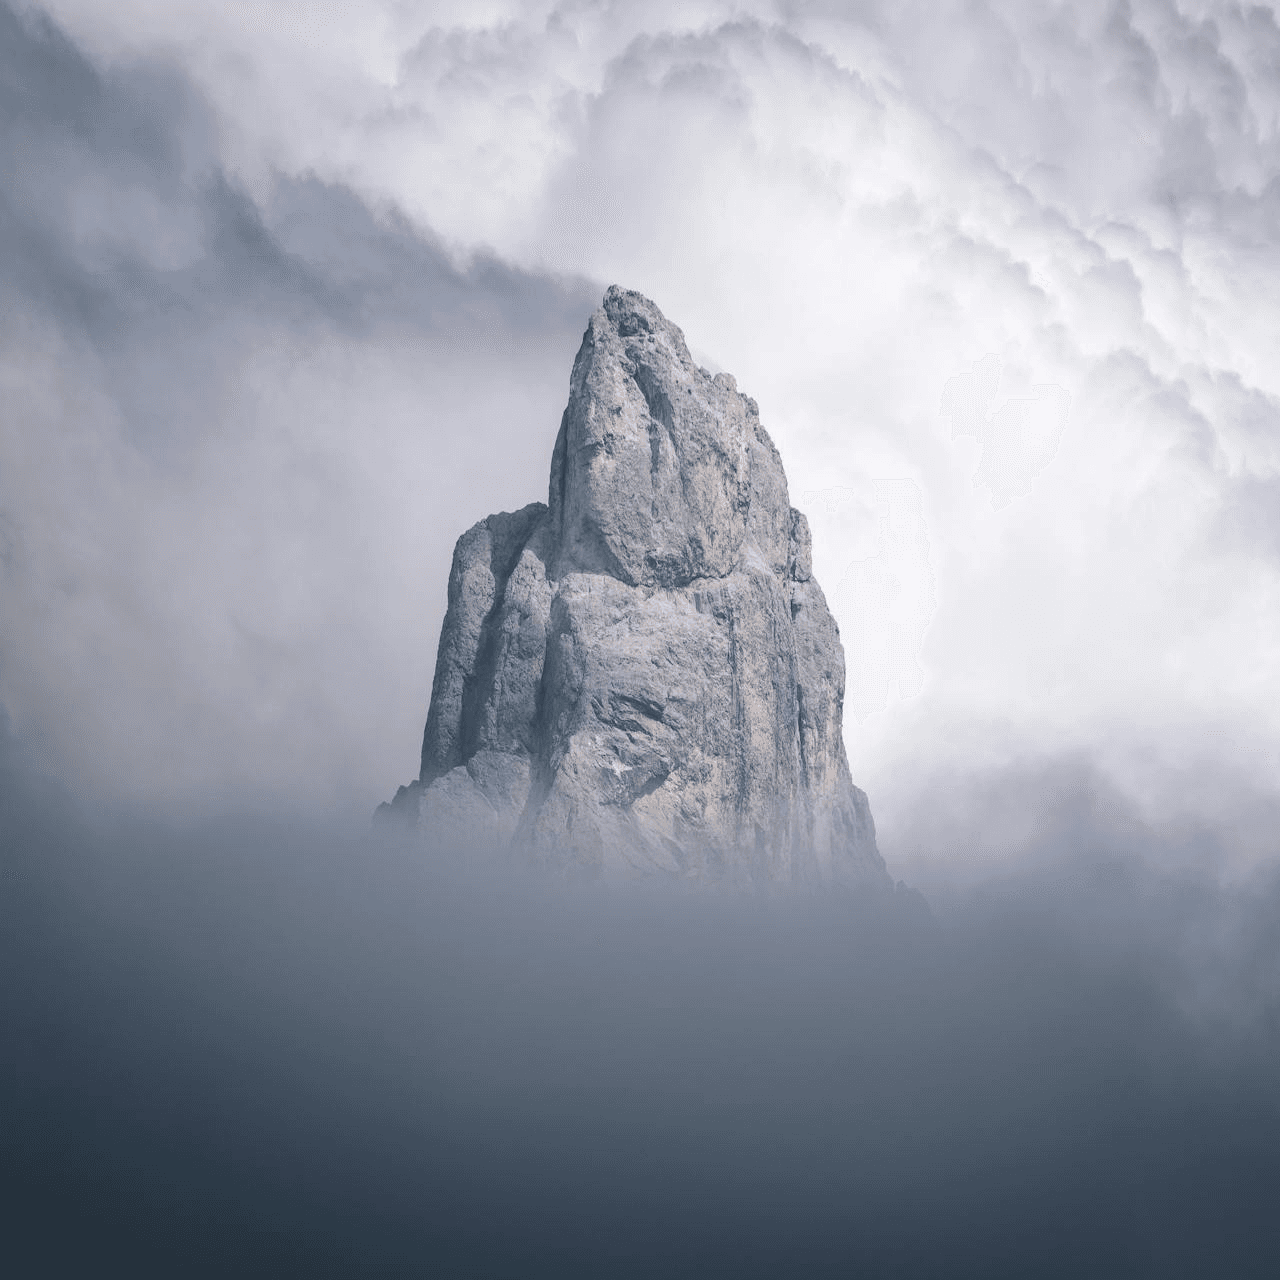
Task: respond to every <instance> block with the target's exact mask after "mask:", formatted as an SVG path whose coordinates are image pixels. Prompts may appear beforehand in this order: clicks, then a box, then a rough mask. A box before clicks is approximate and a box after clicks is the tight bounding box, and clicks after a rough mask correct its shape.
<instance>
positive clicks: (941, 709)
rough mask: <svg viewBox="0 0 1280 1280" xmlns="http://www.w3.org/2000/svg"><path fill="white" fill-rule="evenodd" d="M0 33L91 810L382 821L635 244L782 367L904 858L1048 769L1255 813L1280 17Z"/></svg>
mask: <svg viewBox="0 0 1280 1280" xmlns="http://www.w3.org/2000/svg"><path fill="white" fill-rule="evenodd" d="M0 21H3V24H4V26H5V28H6V33H5V41H4V47H5V53H4V54H3V55H0V56H3V57H4V59H5V67H4V84H5V106H4V119H5V125H4V134H3V142H2V143H0V146H2V147H3V154H4V166H5V173H6V182H5V188H6V191H5V197H4V204H3V219H4V223H3V229H2V234H3V242H2V243H3V246H4V254H3V258H2V259H0V261H2V262H3V264H4V265H3V268H2V274H0V288H2V289H3V291H4V294H5V305H4V317H5V318H4V321H3V324H4V330H5V332H4V338H3V343H2V348H0V352H2V353H0V379H3V386H4V403H5V410H4V415H3V424H2V432H3V434H2V435H0V538H2V544H0V545H2V547H3V562H2V563H3V573H4V579H3V586H4V596H5V599H6V602H7V604H6V608H5V610H4V616H3V619H2V620H0V702H2V703H3V705H4V707H5V710H6V712H7V715H8V718H9V723H10V726H11V731H12V732H13V733H14V734H15V735H16V736H17V737H18V738H19V739H20V740H21V741H22V742H23V743H24V744H25V745H26V746H27V747H28V749H29V751H30V753H31V755H32V758H33V759H35V760H37V761H38V762H39V765H40V767H41V768H43V769H44V770H45V771H46V772H47V773H48V774H50V775H52V776H54V777H57V778H59V779H62V780H64V781H65V782H66V783H67V784H68V785H69V786H70V787H71V788H72V789H73V790H75V791H76V792H77V793H78V794H82V795H84V796H86V797H89V798H91V801H92V802H93V803H103V802H105V803H112V804H114V803H127V804H133V805H139V806H142V807H144V808H151V809H154V810H156V811H160V812H166V813H183V812H185V813H195V814H209V813H215V812H219V811H223V810H227V809H258V810H261V809H264V808H265V809H271V808H280V807H284V808H290V809H295V810H301V809H307V810H312V809H316V808H319V809H321V810H325V811H329V812H334V813H337V812H343V813H349V814H354V813H356V812H357V811H359V812H363V811H365V810H368V809H369V808H370V807H371V806H372V805H374V804H375V803H376V802H377V801H378V800H379V799H381V798H383V797H385V796H386V795H387V794H389V793H390V791H392V790H394V787H395V786H396V785H398V784H399V782H401V781H404V780H406V778H407V777H408V776H410V775H412V773H413V761H414V759H415V758H416V754H415V753H416V744H417V740H418V738H419V736H420V733H421V724H422V721H423V720H424V718H425V711H426V705H427V702H428V700H429V691H430V676H431V670H432V666H433V655H434V647H435V642H436V639H437V637H438V633H439V625H440V621H441V617H442V613H443V606H444V595H445V592H444V587H445V578H446V575H447V564H448V558H449V555H450V551H451V545H452V542H453V540H454V538H456V536H457V535H458V534H459V533H460V532H461V531H462V530H463V529H465V528H466V527H468V526H469V525H470V524H471V523H473V522H474V521H475V520H477V519H479V518H481V517H482V516H483V515H485V514H487V513H488V512H490V511H493V510H499V509H507V510H509V509H514V508H515V507H518V506H521V505H523V504H524V503H526V502H528V501H532V500H536V499H539V498H541V497H542V496H543V493H544V490H545V483H546V472H547V470H548V466H549V458H550V449H551V444H552V442H553V439H554V433H555V429H556V426H557V423H558V418H559V412H560V410H561V408H562V407H563V401H564V399H565V396H566V394H567V381H568V372H569V368H570V365H571V362H572V356H573V353H574V350H575V349H576V345H577V341H578V340H579V338H580V335H581V331H582V328H583V326H584V323H585V319H586V317H587V315H589V313H590V310H591V309H592V307H593V306H594V305H596V304H598V301H599V297H600V295H601V293H602V291H603V289H604V287H605V286H607V285H608V284H610V283H615V282H616V283H620V284H623V285H624V286H628V287H632V288H637V289H640V290H641V291H642V292H644V293H646V294H647V295H649V296H650V297H652V298H653V299H654V300H655V301H657V302H658V304H659V306H661V307H662V308H663V310H664V311H665V312H666V314H667V315H668V316H669V317H671V318H672V319H674V320H675V321H676V322H677V323H679V324H680V325H681V326H682V327H683V328H684V330H685V333H686V336H687V337H688V339H689V342H690V344H691V346H692V348H693V350H694V351H695V353H696V354H697V355H698V356H699V358H700V359H701V360H703V362H704V363H707V364H708V365H709V366H710V367H713V368H723V369H727V370H729V371H731V372H733V373H734V374H735V376H736V377H737V379H738V382H739V384H740V385H741V386H742V387H743V388H744V389H745V390H746V391H747V392H748V393H749V394H751V395H753V396H755V397H756V399H757V400H758V401H759V403H760V406H761V413H762V417H763V420H764V422H765V425H766V427H767V428H768V429H769V430H770V432H771V433H772V435H773V436H774V438H775V441H776V442H777V444H778V446H779V449H780V451H781V453H782V457H783V460H784V464H785V466H786V468H787V472H788V476H789V480H790V485H791V490H792V495H793V501H794V502H795V503H796V504H797V505H799V506H800V507H801V508H802V509H803V510H805V511H806V512H807V513H808V514H809V517H810V520H811V523H812V525H813V529H814V535H815V571H816V573H817V576H818V578H819V581H820V582H821V583H822V584H823V585H824V586H825V588H826V591H827V594H828V596H829V598H830V599H831V602H832V606H833V610H834V611H835V613H836V616H837V620H838V621H839V622H840V624H841V629H842V633H843V634H844V637H845V644H846V651H847V657H848V665H849V697H848V699H847V705H846V726H845V732H846V743H847V746H848V750H849V755H850V759H851V763H852V767H853V772H854V776H855V779H856V780H857V781H858V782H859V783H860V784H861V785H862V786H864V788H865V789H866V790H867V791H868V792H869V794H870V795H871V798H872V804H873V812H874V813H875V815H876V818H877V822H878V824H879V829H880V831H881V839H882V844H883V846H884V847H885V849H886V850H887V851H889V854H890V856H891V857H892V856H893V853H894V852H895V851H896V852H897V853H898V854H899V856H900V857H902V858H904V859H906V860H907V861H908V862H911V861H912V860H913V859H915V860H917V861H918V860H919V859H920V858H922V857H925V856H927V855H926V854H925V852H924V847H925V839H926V837H925V835H924V833H923V831H922V829H920V827H919V815H920V814H921V812H922V804H921V801H922V798H923V797H926V796H931V795H940V796H946V797H949V796H951V795H952V794H953V793H958V794H963V793H965V792H968V791H971V790H972V791H976V790H980V789H981V788H982V787H984V786H990V785H994V783H995V780H996V779H998V778H1000V777H1002V776H1005V775H1006V774H1008V773H1009V771H1011V770H1012V771H1014V772H1019V771H1021V772H1024V773H1025V771H1026V770H1027V769H1048V770H1052V769H1054V768H1057V767H1058V766H1059V765H1060V764H1061V763H1062V762H1063V761H1074V762H1075V764H1076V766H1077V767H1079V768H1084V769H1087V770H1090V771H1093V772H1095V773H1096V774H1097V776H1098V777H1100V778H1102V779H1105V781H1106V784H1107V785H1108V786H1113V787H1115V788H1118V789H1119V791H1120V792H1121V793H1123V794H1124V795H1125V796H1126V797H1128V798H1129V800H1130V801H1131V803H1133V804H1134V805H1135V806H1137V807H1138V809H1139V811H1140V812H1141V813H1142V814H1143V815H1144V817H1145V818H1146V819H1147V820H1149V821H1151V822H1155V823H1165V824H1172V825H1173V826H1177V825H1179V824H1182V825H1186V824H1188V823H1190V824H1193V825H1195V824H1200V825H1209V826H1214V825H1217V826H1220V825H1221V824H1222V823H1224V822H1228V821H1233V820H1234V819H1235V818H1236V817H1238V816H1240V815H1248V816H1249V819H1250V821H1251V822H1252V823H1253V825H1254V826H1255V827H1256V826H1258V825H1259V824H1261V826H1262V827H1265V826H1266V825H1267V822H1266V819H1267V817H1268V815H1270V814H1271V813H1272V811H1273V807H1274V806H1275V804H1276V802H1277V799H1278V798H1280V796H1278V790H1280V789H1278V787H1277V778H1278V773H1277V766H1278V765H1280V754H1278V749H1277V742H1278V741H1280V738H1278V736H1277V724H1276V716H1277V708H1280V661H1278V654H1277V646H1276V642H1275V637H1276V635H1277V634H1280V631H1278V629H1277V621H1278V618H1277V608H1278V605H1280V595H1278V586H1280V578H1278V577H1277V557H1278V556H1280V532H1278V531H1280V525H1277V516H1276V514H1275V513H1276V510H1277V509H1280V508H1277V505H1276V503H1275V501H1274V498H1275V496H1276V494H1277V492H1278V491H1277V474H1278V472H1277V467H1278V466H1280V431H1278V427H1280V416H1278V414H1280V409H1278V406H1280V400H1278V399H1277V397H1278V396H1280V383H1278V381H1277V380H1278V379H1280V374H1278V373H1277V372H1276V368H1275V364H1274V361H1273V360H1271V359H1270V355H1271V352H1272V351H1273V350H1274V348H1275V342H1276V339H1277V336H1278V332H1277V330H1278V325H1280V306H1277V304H1276V303H1275V302H1274V301H1273V299H1274V298H1276V297H1277V296H1280V291H1278V290H1277V288H1276V284H1277V281H1276V273H1277V270H1278V268H1280V247H1278V245H1280V241H1278V240H1277V236H1276V227H1277V221H1276V220H1277V210H1278V209H1280V185H1278V184H1277V172H1278V170H1277V157H1278V156H1280V150H1278V148H1280V132H1278V130H1280V26H1278V25H1277V17H1276V14H1275V13H1274V12H1273V10H1272V9H1270V8H1267V7H1265V6H1238V5H1217V6H1202V5H1195V4H1185V3H1184V4H1181V5H1177V4H1172V3H1154V2H1153V3H1140V4H1111V3H1108V4H1072V5H1070V6H1055V5H1047V4H1025V3H1018V4H1003V5H1002V4H977V5H975V4H967V3H966V4H931V5H929V6H927V7H926V6H915V5H912V4H894V5H876V4H863V5H823V4H777V5H771V4H762V5H751V4H732V5H717V4H698V5H690V4H681V5H663V4H641V5H635V4H628V5H617V6H615V5H607V4H605V5H601V4H567V5H546V4H542V5H538V4H517V5H503V4H492V5H487V6H486V5H481V6H477V5H473V4H468V5H458V6H450V5H447V4H427V5H419V4H412V3H398V4H388V3H374V4H370V5H363V6H360V7H359V8H353V7H350V6H346V5H336V4H335V5H325V4H321V5H315V4H307V5H301V4H278V5H272V6H260V5H253V4H227V5H219V6H216V7H211V6H207V5H198V4H187V3H181V2H178V3H173V2H166V3H164V4H153V3H130V2H126V3H122V4H116V5H112V6H110V7H107V6H103V5H101V4H96V3H85V2H81V0H54V2H53V3H50V4H49V5H47V6H45V7H43V8H40V7H35V6H31V5H20V6H18V7H17V8H12V7H6V8H5V9H4V10H3V13H2V15H0ZM953 807H954V806H953ZM1032 820H1034V818H1032ZM971 836H972V838H970V837H969V836H966V837H965V840H967V841H968V850H969V851H968V853H967V854H966V855H965V856H966V857H968V858H971V859H972V858H974V857H979V856H980V855H982V854H983V853H984V852H985V855H987V856H988V857H989V858H990V857H995V858H999V857H1000V856H1002V855H1001V852H1000V849H999V844H1000V841H999V839H998V838H997V837H991V838H988V837H985V836H983V835H982V834H981V833H980V832H975V833H971ZM961 843H964V841H963V840H962V841H961ZM1237 843H1238V845H1239V848H1237V849H1236V851H1235V853H1233V854H1232V855H1231V856H1230V857H1229V858H1227V859H1226V860H1227V862H1228V863H1230V864H1231V865H1233V866H1235V865H1255V864H1256V863H1257V862H1258V861H1259V860H1260V859H1265V857H1266V856H1267V854H1268V853H1269V850H1268V849H1266V848H1265V847H1259V843H1258V839H1257V838H1255V837H1254V836H1250V837H1248V838H1244V837H1242V838H1241V840H1240V841H1238V842H1237ZM1263 844H1264V845H1265V841H1263ZM959 856H960V855H955V856H954V857H952V855H948V857H951V858H952V861H955V860H956V858H958V857H959Z"/></svg>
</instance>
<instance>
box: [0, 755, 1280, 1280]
mask: <svg viewBox="0 0 1280 1280" xmlns="http://www.w3.org/2000/svg"><path fill="white" fill-rule="evenodd" d="M2 803H3V806H4V812H3V815H2V819H3V823H4V827H5V830H6V831H7V832H8V833H9V836H10V841H9V843H8V846H7V848H8V852H7V853H6V867H5V882H6V892H5V894H4V897H3V912H4V920H3V928H2V929H0V938H2V939H3V941H2V942H0V947H2V948H3V957H2V961H3V963H2V964H0V972H2V974H3V977H2V978H0V989H2V990H3V1001H4V1008H3V1017H4V1025H5V1027H6V1033H5V1037H4V1045H5V1048H4V1052H3V1055H2V1059H0V1065H2V1067H3V1073H4V1084H3V1087H4V1093H5V1096H6V1104H5V1112H6V1117H7V1119H6V1133H5V1141H4V1144H3V1152H4V1156H3V1160H4V1178H5V1183H6V1186H5V1192H4V1194H5V1203H6V1206H7V1209H8V1215H7V1216H8V1226H7V1229H6V1237H7V1239H6V1248H7V1250H9V1252H10V1254H11V1256H16V1257H17V1258H19V1259H20V1260H21V1265H20V1266H19V1268H18V1270H17V1271H16V1272H15V1274H23V1275H27V1274H30V1275H37V1274H40V1275H45V1274H73V1273H82V1271H83V1270H84V1269H93V1268H95V1267H97V1266H99V1265H103V1264H104V1263H105V1262H107V1261H109V1262H110V1265H111V1267H112V1268H113V1269H120V1268H124V1269H129V1270H132V1271H134V1273H135V1274H136V1273H141V1274H164V1273H169V1274H172V1273H173V1272H175V1271H180V1272H182V1273H183V1274H210V1275H219V1274H227V1273H229V1272H235V1273H237V1274H264V1275H265V1274H282V1273H295V1272H297V1273H303V1272H305V1273H308V1274H335V1275H339V1274H341V1275H348V1274H388V1273H391V1274H420V1273H421V1272H422V1271H423V1270H426V1271H429V1272H431V1273H433V1274H439V1273H444V1274H468V1275H484V1276H489V1275H493V1276H498V1275H512V1274H518V1275H600V1274H609V1275H614V1274H618V1275H652V1274H654V1273H655V1272H658V1271H662V1272H671V1273H675V1274H689V1275H706V1274H726V1275H729V1274H732V1275H775V1274H777V1273H778V1272H779V1271H780V1270H787V1271H791V1272H798V1273H801V1274H819V1275H822V1274H831V1275H836V1274H839V1275H847V1274H850V1273H855V1274H875V1275H878V1274H885V1275H901V1276H916V1275H918V1276H934V1275H939V1274H946V1275H957V1276H965V1275H974V1276H978V1275H982V1276H1002V1275H1008V1276H1014V1275H1027V1274H1035V1275H1062V1276H1077V1275H1080V1274H1082V1273H1086V1274H1090V1275H1099V1276H1133V1275H1161V1276H1177V1275H1187V1276H1192V1275H1204V1274H1207V1273H1212V1274H1230V1275H1233V1276H1249V1275H1258V1276H1262V1275H1267V1274H1270V1272H1271V1270H1273V1268H1274V1264H1275V1260H1276V1258H1277V1256H1280V1254H1278V1253H1277V1238H1276V1223H1275V1213H1274V1206H1275V1196H1276V1192H1277V1189H1280V1091H1278V1090H1277V1084H1278V1079H1277V1068H1276V1063H1277V1061H1280V1058H1278V1057H1277V1054H1278V1053H1280V884H1277V882H1276V879H1275V877H1274V875H1267V876H1259V877H1255V878H1254V879H1253V880H1251V881H1250V882H1249V883H1247V884H1244V885H1236V886H1234V887H1224V886H1223V885H1222V884H1221V883H1220V882H1218V881H1217V880H1216V879H1214V878H1213V877H1210V876H1205V875H1203V874H1196V873H1193V872H1184V873H1182V874H1171V873H1169V872H1167V871H1162V870H1160V869H1158V868H1154V867H1153V866H1152V865H1151V863H1150V861H1148V860H1147V859H1146V858H1144V857H1143V856H1142V853H1141V852H1138V853H1135V851H1134V850H1135V847H1138V848H1140V846H1141V837H1142V835H1143V832H1142V829H1141V825H1140V823H1138V822H1137V821H1136V820H1135V819H1134V818H1133V816H1132V815H1127V814H1124V813H1118V812H1114V811H1108V810H1107V807H1106V806H1105V805H1103V806H1099V805H1098V804H1096V803H1094V802H1093V800H1092V799H1091V797H1089V796H1088V795H1087V794H1082V793H1076V794H1067V795H1064V796H1063V797H1062V805H1061V808H1062V813H1061V817H1062V822H1061V823H1060V825H1059V829H1058V830H1057V831H1056V832H1054V833H1048V834H1046V835H1045V836H1044V837H1043V838H1042V840H1041V843H1040V845H1039V847H1038V848H1034V849H1024V851H1023V852H1024V853H1026V854H1031V855H1034V856H1033V857H1031V858H1023V859H1021V860H1020V861H1019V862H1018V863H1017V865H1016V867H1015V868H1014V869H1013V870H1011V871H1010V872H1009V873H1008V874H1007V875H1006V876H1004V877H1002V878H999V879H992V878H987V879H986V880H984V882H983V883H982V884H981V885H979V886H976V887H970V888H967V889H962V890H953V891H952V892H951V894H950V895H949V898H948V901H947V904H946V907H945V909H938V908H934V909H931V908H930V906H929V905H927V904H926V902H925V901H924V899H923V898H921V897H920V895H919V894H917V893H915V892H912V891H908V890H905V889H903V888H901V887H899V889H898V890H897V891H896V892H894V893H891V894H879V895H873V896H872V897H870V898H867V899H859V898H858V897H856V896H854V897H827V898H807V899H804V898H795V897H791V896H787V895H781V896H777V895H769V894H764V893H762V894H758V895H744V894H737V895H733V894H721V893H717V892H715V891H712V890H708V889H706V888H702V889H690V888H688V887H680V886H675V885H667V886H665V887H660V886H652V885H651V886H648V887H645V886H636V885H632V886H630V887H625V888H618V887H615V888H612V889H610V888H607V887H604V886H600V885H591V884H574V883H571V882H562V881H550V882H549V881H545V880H540V879H537V878H535V877H531V876H530V875H528V874H526V873H525V872H523V871H521V870H520V869H519V868H518V867H514V866H511V865H509V864H507V863H505V862H503V861H502V860H501V859H495V858H494V857H493V856H492V855H485V854H482V853H480V852H479V851H459V850H453V851H444V850H431V849H426V848H424V847H422V846H421V845H413V844H410V845H401V844H397V843H395V842H392V841H389V840H387V839H382V838H375V837H374V836H372V835H363V836H361V837H359V838H347V837H342V836H335V835H334V834H333V832H332V831H331V830H329V831H326V830H323V829H321V828H319V827H318V826H313V827H307V826H301V825H296V824H295V825H289V824H285V823H279V822H277V823H270V822H266V821H263V820H261V819H257V820H242V821H236V820H231V819H224V820H219V821H215V822H210V823H205V824H200V825H196V826H188V827H180V828H176V827H172V826H163V825H157V824H156V823H154V822H144V821H137V820H126V819H117V820H105V819H103V818H102V817H101V815H98V816H95V817H90V816H88V815H85V814H83V813H77V812H76V810H75V808H74V806H72V805H70V804H69V803H67V800H66V797H65V796H60V795H59V794H58V793H57V792H56V791H54V790H52V789H49V788H47V787H46V788H44V789H40V788H38V787H34V788H33V786H32V785H30V784H29V783H28V782H26V781H24V780H23V779H22V777H21V776H20V773H18V772H15V763H14V761H13V760H12V758H11V759H10V760H9V761H8V762H7V768H6V771H5V776H4V787H3V793H2ZM1135 837H1136V839H1135Z"/></svg>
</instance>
